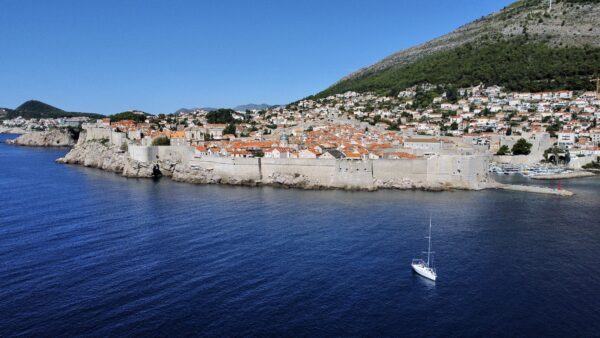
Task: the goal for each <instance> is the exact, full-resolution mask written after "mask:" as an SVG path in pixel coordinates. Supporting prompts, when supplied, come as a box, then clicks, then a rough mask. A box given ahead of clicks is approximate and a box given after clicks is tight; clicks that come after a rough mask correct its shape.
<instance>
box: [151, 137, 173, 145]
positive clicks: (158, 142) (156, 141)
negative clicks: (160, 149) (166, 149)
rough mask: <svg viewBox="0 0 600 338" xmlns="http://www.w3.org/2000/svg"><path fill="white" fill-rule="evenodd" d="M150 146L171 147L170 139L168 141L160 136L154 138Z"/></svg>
mask: <svg viewBox="0 0 600 338" xmlns="http://www.w3.org/2000/svg"><path fill="white" fill-rule="evenodd" d="M152 145H153V146H169V145H171V139H169V138H168V137H166V136H164V135H161V136H159V137H157V138H155V139H154V140H152Z"/></svg>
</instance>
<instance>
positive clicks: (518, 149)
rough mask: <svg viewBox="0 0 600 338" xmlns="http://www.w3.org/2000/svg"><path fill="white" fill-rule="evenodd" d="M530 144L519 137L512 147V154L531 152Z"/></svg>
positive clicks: (527, 153)
mask: <svg viewBox="0 0 600 338" xmlns="http://www.w3.org/2000/svg"><path fill="white" fill-rule="evenodd" d="M531 146H532V144H531V143H529V142H527V141H526V140H525V139H523V138H521V139H519V140H518V141H517V143H515V145H514V146H513V147H512V153H513V155H529V153H531Z"/></svg>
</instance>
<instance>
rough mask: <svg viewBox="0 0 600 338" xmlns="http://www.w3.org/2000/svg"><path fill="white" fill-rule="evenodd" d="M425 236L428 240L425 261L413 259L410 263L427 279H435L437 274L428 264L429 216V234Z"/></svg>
mask: <svg viewBox="0 0 600 338" xmlns="http://www.w3.org/2000/svg"><path fill="white" fill-rule="evenodd" d="M425 238H427V239H428V240H429V247H428V248H427V262H425V261H423V260H422V259H413V261H412V264H411V265H412V268H413V270H415V272H416V273H418V274H419V275H421V276H423V277H425V278H427V279H431V280H432V281H435V280H436V278H437V274H436V273H435V269H434V268H432V267H431V266H430V265H429V262H430V258H431V254H432V253H433V252H431V217H429V236H427V237H425Z"/></svg>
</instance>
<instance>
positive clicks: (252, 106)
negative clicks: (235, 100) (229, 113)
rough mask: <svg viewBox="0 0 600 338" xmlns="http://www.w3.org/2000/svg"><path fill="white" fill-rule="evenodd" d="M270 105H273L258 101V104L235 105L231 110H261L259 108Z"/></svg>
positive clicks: (265, 107) (266, 107)
mask: <svg viewBox="0 0 600 338" xmlns="http://www.w3.org/2000/svg"><path fill="white" fill-rule="evenodd" d="M272 106H273V105H269V104H266V103H260V104H255V103H249V104H244V105H239V106H236V107H234V108H233V110H235V111H246V110H253V109H257V110H261V109H268V108H270V107H272Z"/></svg>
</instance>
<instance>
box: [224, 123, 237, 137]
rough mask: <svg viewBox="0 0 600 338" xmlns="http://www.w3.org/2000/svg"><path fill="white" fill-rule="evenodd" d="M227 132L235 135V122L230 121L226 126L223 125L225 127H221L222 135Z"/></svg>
mask: <svg viewBox="0 0 600 338" xmlns="http://www.w3.org/2000/svg"><path fill="white" fill-rule="evenodd" d="M227 134H232V135H235V136H237V135H236V133H235V124H233V123H230V124H228V125H227V127H225V129H223V135H227Z"/></svg>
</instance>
